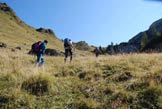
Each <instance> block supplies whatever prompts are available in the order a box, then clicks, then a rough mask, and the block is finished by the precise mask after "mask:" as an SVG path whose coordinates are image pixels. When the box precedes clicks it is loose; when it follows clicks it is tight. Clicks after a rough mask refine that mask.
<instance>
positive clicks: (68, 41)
mask: <svg viewBox="0 0 162 109" xmlns="http://www.w3.org/2000/svg"><path fill="white" fill-rule="evenodd" d="M69 46H71V43H70V39H68V38H65V39H64V47H69Z"/></svg>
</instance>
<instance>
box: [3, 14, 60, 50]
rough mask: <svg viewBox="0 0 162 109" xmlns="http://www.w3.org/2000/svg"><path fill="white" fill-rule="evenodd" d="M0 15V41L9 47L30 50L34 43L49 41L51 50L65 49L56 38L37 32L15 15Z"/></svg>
mask: <svg viewBox="0 0 162 109" xmlns="http://www.w3.org/2000/svg"><path fill="white" fill-rule="evenodd" d="M0 15H1V17H0V27H1V28H0V39H1V41H2V42H4V43H6V44H7V45H8V46H9V47H17V46H20V47H23V48H25V49H30V46H31V44H32V43H34V42H36V41H38V40H44V39H47V40H48V41H49V44H48V47H49V48H55V49H57V50H62V49H63V43H62V42H61V41H60V40H59V39H57V38H56V36H53V35H49V34H41V33H39V32H36V31H35V29H34V28H32V27H30V26H28V25H26V24H25V23H24V22H22V21H21V20H20V19H19V18H18V17H14V14H13V13H8V14H7V13H4V12H3V11H0Z"/></svg>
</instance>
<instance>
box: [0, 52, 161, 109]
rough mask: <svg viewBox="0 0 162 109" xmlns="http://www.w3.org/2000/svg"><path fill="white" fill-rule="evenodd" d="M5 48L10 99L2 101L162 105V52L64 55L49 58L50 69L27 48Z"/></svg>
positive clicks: (2, 71) (1, 80) (1, 67)
mask: <svg viewBox="0 0 162 109" xmlns="http://www.w3.org/2000/svg"><path fill="white" fill-rule="evenodd" d="M0 52H1V54H0V58H1V60H0V92H1V95H0V98H1V99H4V98H5V99H9V101H8V102H4V103H1V104H4V105H7V106H8V105H11V106H14V107H16V108H18V107H26V108H27V107H28V108H32V109H34V108H35V107H37V106H38V107H39V108H41V109H46V108H51V109H56V108H67V109H71V108H72V109H76V108H81V109H82V108H92V109H102V108H103V109H104V108H106V109H107V108H119V109H121V108H122V109H127V108H128V107H131V108H132V109H136V108H150V109H151V108H153V107H154V108H161V104H160V103H161V97H162V95H161V92H162V88H161V87H162V76H161V73H162V68H161V66H162V54H160V53H159V54H156V53H153V54H123V55H112V56H110V55H107V56H100V57H98V58H96V57H95V56H86V57H85V56H80V55H76V56H75V57H74V60H73V62H72V63H70V62H67V63H66V64H64V61H63V60H64V57H50V56H45V59H46V65H45V68H42V67H38V68H37V67H35V60H36V57H34V56H31V55H28V54H25V53H24V52H23V51H19V50H17V51H15V52H11V50H10V49H0ZM33 84H35V85H36V87H37V88H38V89H39V90H41V92H39V90H36V89H35V86H32V85H33ZM40 84H41V85H40ZM37 85H38V86H37ZM39 85H40V86H39ZM41 86H42V87H43V88H42V87H41ZM24 87H25V88H24ZM28 88H29V89H28ZM33 88H34V89H33ZM46 88H47V89H46ZM33 90H34V91H33ZM35 90H36V91H35ZM149 93H150V94H152V95H149ZM42 94H43V95H42ZM146 96H147V98H148V99H146V98H145V97H146ZM37 99H38V101H36V100H37ZM150 99H151V100H152V101H150ZM13 100H14V101H13ZM142 100H143V101H142ZM150 102H152V104H151V105H149V103H150ZM21 103H23V105H22V104H21ZM18 105H20V106H18Z"/></svg>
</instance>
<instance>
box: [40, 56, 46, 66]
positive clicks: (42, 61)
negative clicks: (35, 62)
mask: <svg viewBox="0 0 162 109" xmlns="http://www.w3.org/2000/svg"><path fill="white" fill-rule="evenodd" d="M44 64H45V59H44V56H43V54H41V65H43V66H44Z"/></svg>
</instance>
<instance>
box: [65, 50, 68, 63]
mask: <svg viewBox="0 0 162 109" xmlns="http://www.w3.org/2000/svg"><path fill="white" fill-rule="evenodd" d="M67 57H68V49H65V58H64V62H65V63H66V59H67Z"/></svg>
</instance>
